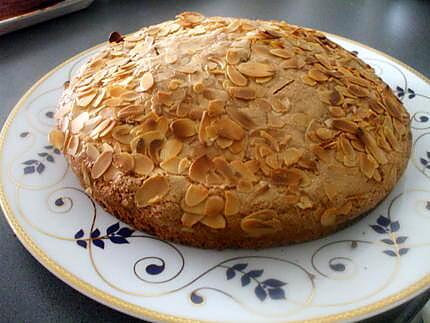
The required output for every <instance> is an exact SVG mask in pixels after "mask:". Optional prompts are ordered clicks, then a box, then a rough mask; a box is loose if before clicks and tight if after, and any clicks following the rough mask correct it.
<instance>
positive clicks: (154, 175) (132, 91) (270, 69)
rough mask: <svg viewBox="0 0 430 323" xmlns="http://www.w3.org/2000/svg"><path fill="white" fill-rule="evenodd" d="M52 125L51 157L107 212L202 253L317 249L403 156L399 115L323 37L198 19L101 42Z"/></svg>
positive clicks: (378, 85) (377, 85)
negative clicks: (61, 157)
mask: <svg viewBox="0 0 430 323" xmlns="http://www.w3.org/2000/svg"><path fill="white" fill-rule="evenodd" d="M56 118H57V120H58V128H57V129H55V130H53V131H52V132H51V134H50V140H51V142H52V143H53V144H54V145H55V146H56V147H58V148H60V149H62V150H63V152H64V154H65V155H66V157H67V159H68V161H69V163H70V165H71V166H72V169H73V171H74V172H75V173H76V174H77V175H78V177H79V178H80V180H81V183H82V185H83V186H84V187H85V189H86V191H87V192H88V193H89V194H90V195H91V196H92V197H93V198H94V199H95V200H97V201H98V202H99V203H100V204H101V205H102V206H103V207H104V208H105V209H106V210H107V211H108V212H110V213H112V214H113V215H115V216H117V217H118V218H119V219H121V220H122V221H124V222H126V223H128V224H130V225H132V226H134V227H135V228H137V229H139V230H143V231H146V232H148V233H152V234H155V235H157V236H159V237H161V238H163V239H168V240H172V241H176V242H179V243H183V244H187V245H192V246H198V247H207V248H228V247H243V248H260V247H269V246H275V245H281V244H288V243H295V242H301V241H307V240H311V239H316V238H319V237H322V236H324V235H327V234H329V233H331V232H333V231H335V230H337V229H339V228H341V227H343V226H345V225H347V224H348V223H350V222H351V221H352V220H353V219H354V218H356V217H358V216H359V215H361V214H363V213H365V212H367V211H368V210H370V209H372V208H373V207H375V206H376V205H377V204H378V203H379V202H380V201H381V200H382V199H383V198H384V197H385V196H386V195H387V194H388V193H389V192H390V191H391V190H392V188H393V187H394V185H395V184H396V182H397V180H398V179H399V177H400V175H401V174H402V172H403V170H404V169H405V167H406V165H407V161H408V157H409V153H410V147H411V135H410V128H409V115H408V113H407V112H406V110H405V108H404V107H403V106H402V104H401V102H400V101H399V100H398V99H397V98H396V97H395V95H394V94H393V93H392V91H391V90H390V89H389V87H388V86H387V85H386V84H385V83H384V82H383V81H382V80H381V79H380V78H378V77H377V76H376V75H375V74H374V72H373V70H372V68H371V67H370V66H368V65H367V64H365V63H363V62H362V61H361V60H360V59H358V58H357V57H356V56H355V55H354V54H352V53H349V52H348V51H346V50H344V49H343V48H341V47H340V46H338V45H337V44H335V43H333V42H331V41H330V40H328V39H327V38H326V37H325V36H324V35H323V34H322V33H320V32H318V31H314V30H310V29H305V28H301V27H297V26H293V25H289V24H287V23H285V22H278V21H255V20H246V19H234V18H222V17H210V18H207V17H204V16H202V15H200V14H197V13H183V14H180V15H179V16H177V19H176V20H174V21H168V22H165V23H162V24H160V25H156V26H151V27H147V28H143V29H141V30H140V31H138V32H136V33H134V34H131V35H128V36H125V37H123V36H121V35H119V34H118V33H114V34H112V35H111V37H110V43H109V45H107V46H106V47H105V48H104V49H103V50H102V51H101V52H100V53H99V54H98V55H97V56H96V57H95V58H93V59H91V60H90V61H89V62H88V63H87V64H85V65H84V66H83V67H82V69H81V71H80V73H79V74H78V76H77V77H75V78H74V79H73V80H71V82H70V84H69V85H68V87H67V89H66V90H65V91H64V94H63V96H62V98H61V100H60V104H59V108H58V110H57V114H56Z"/></svg>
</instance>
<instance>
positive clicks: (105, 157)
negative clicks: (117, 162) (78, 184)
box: [91, 150, 113, 179]
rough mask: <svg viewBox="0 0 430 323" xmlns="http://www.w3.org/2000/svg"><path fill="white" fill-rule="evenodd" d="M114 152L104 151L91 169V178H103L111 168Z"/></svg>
mask: <svg viewBox="0 0 430 323" xmlns="http://www.w3.org/2000/svg"><path fill="white" fill-rule="evenodd" d="M112 156H113V154H112V152H111V151H107V150H106V151H104V152H102V153H101V154H100V156H99V157H98V158H97V159H96V161H95V162H94V165H93V167H92V168H91V177H92V178H94V179H97V178H99V177H100V176H102V175H103V174H104V173H105V172H106V171H107V170H108V168H109V166H110V165H111V163H112Z"/></svg>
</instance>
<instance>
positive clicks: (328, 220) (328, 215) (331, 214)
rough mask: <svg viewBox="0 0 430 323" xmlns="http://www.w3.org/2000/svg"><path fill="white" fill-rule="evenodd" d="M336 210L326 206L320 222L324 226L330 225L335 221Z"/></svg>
mask: <svg viewBox="0 0 430 323" xmlns="http://www.w3.org/2000/svg"><path fill="white" fill-rule="evenodd" d="M336 217H337V210H336V208H328V209H326V210H325V211H324V213H323V214H322V215H321V220H320V221H321V224H322V225H323V226H324V227H328V226H332V225H334V224H335V223H336Z"/></svg>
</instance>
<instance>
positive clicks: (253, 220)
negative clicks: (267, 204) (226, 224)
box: [240, 209, 281, 237]
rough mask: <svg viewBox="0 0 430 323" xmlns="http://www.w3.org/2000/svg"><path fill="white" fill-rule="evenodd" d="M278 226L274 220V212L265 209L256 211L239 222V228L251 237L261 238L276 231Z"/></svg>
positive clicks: (277, 221)
mask: <svg viewBox="0 0 430 323" xmlns="http://www.w3.org/2000/svg"><path fill="white" fill-rule="evenodd" d="M280 224H281V223H280V221H279V220H278V219H277V218H276V212H275V211H273V210H270V209H267V210H261V211H256V212H254V213H251V214H250V215H248V216H246V217H244V218H243V219H242V220H241V222H240V227H241V228H242V230H243V231H244V232H246V233H247V234H249V235H250V236H252V237H261V236H265V235H270V234H273V233H275V232H276V231H278V230H279V229H280Z"/></svg>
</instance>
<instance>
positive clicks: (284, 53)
mask: <svg viewBox="0 0 430 323" xmlns="http://www.w3.org/2000/svg"><path fill="white" fill-rule="evenodd" d="M269 52H270V54H272V55H275V56H278V57H281V58H285V59H286V58H291V56H292V54H291V52H289V51H288V50H286V49H284V48H274V49H271V50H270V51H269Z"/></svg>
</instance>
